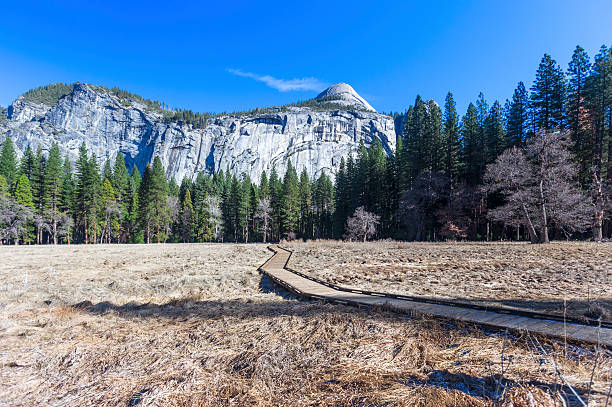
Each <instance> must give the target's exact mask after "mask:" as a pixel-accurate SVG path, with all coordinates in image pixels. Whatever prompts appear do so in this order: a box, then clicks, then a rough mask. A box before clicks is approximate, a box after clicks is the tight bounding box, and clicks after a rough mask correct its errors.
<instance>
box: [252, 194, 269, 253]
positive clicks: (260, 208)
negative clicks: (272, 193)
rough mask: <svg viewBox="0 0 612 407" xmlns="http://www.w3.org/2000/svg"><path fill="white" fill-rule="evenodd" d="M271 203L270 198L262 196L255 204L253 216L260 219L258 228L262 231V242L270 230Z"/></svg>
mask: <svg viewBox="0 0 612 407" xmlns="http://www.w3.org/2000/svg"><path fill="white" fill-rule="evenodd" d="M271 214H272V204H271V203H270V198H262V199H260V200H259V203H258V204H257V209H256V210H255V218H256V219H258V220H259V221H260V228H261V231H262V233H263V242H264V243H266V238H267V237H268V231H269V230H270V220H271V219H272V216H271Z"/></svg>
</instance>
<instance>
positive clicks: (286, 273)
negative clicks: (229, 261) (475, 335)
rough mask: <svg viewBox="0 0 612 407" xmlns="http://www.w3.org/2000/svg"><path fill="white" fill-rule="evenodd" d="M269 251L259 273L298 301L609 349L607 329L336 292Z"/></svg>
mask: <svg viewBox="0 0 612 407" xmlns="http://www.w3.org/2000/svg"><path fill="white" fill-rule="evenodd" d="M269 248H270V250H272V251H273V252H274V255H273V256H272V257H270V259H268V261H266V262H265V263H264V264H263V265H262V266H261V267H260V271H261V272H262V273H264V274H265V275H267V276H269V277H270V278H271V279H272V280H273V281H274V282H275V283H276V284H278V285H280V286H282V287H284V288H285V289H287V290H289V291H291V292H293V293H294V294H296V295H298V296H301V297H305V298H313V299H320V300H324V301H330V302H335V303H341V304H349V305H355V306H384V307H387V308H388V309H390V310H393V311H396V312H402V313H413V312H416V313H422V314H428V315H433V316H436V317H442V318H449V319H455V320H459V321H465V322H470V323H476V324H481V325H485V326H490V327H493V328H497V329H505V328H508V329H511V330H518V331H529V332H533V333H537V334H541V335H546V336H552V337H557V338H563V337H567V339H568V340H574V341H583V342H589V343H598V342H599V343H601V344H602V345H604V346H606V347H609V348H612V329H610V328H606V327H597V326H589V325H581V324H577V323H568V322H566V323H564V322H563V321H555V320H549V319H545V318H541V317H538V318H534V317H529V316H522V315H515V314H510V313H501V312H494V311H487V310H479V309H470V308H465V307H459V306H452V305H443V304H435V303H427V302H421V301H411V300H407V299H402V298H393V297H386V296H382V295H381V294H379V295H373V294H372V293H370V294H366V293H363V292H355V291H358V290H353V291H351V290H347V289H341V288H340V289H339V287H338V288H334V287H330V286H329V285H326V284H325V283H324V282H320V281H316V280H314V279H312V278H309V277H308V276H306V275H304V274H302V273H299V272H297V271H294V270H290V269H288V267H287V263H288V262H289V258H290V257H291V254H292V253H291V252H290V251H288V250H286V249H283V248H281V247H278V246H270V247H269Z"/></svg>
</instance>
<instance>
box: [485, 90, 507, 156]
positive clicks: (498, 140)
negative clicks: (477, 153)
mask: <svg viewBox="0 0 612 407" xmlns="http://www.w3.org/2000/svg"><path fill="white" fill-rule="evenodd" d="M485 133H486V141H487V149H486V151H487V161H486V162H487V164H489V163H492V162H493V161H495V159H496V158H497V156H499V155H500V154H501V153H502V152H503V151H504V150H505V149H506V148H507V147H508V144H509V143H508V140H507V138H506V131H505V130H504V113H503V111H502V107H501V105H500V104H499V102H498V101H497V100H496V101H495V102H494V103H493V105H492V106H491V110H489V115H488V116H487V119H486V121H485Z"/></svg>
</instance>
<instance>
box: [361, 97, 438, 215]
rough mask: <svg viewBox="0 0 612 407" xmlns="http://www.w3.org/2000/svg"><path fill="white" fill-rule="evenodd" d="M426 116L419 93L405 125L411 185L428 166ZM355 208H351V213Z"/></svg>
mask: <svg viewBox="0 0 612 407" xmlns="http://www.w3.org/2000/svg"><path fill="white" fill-rule="evenodd" d="M426 116H427V108H426V107H425V102H423V99H421V96H420V95H417V97H416V100H415V102H414V108H413V107H412V106H411V107H410V108H409V109H408V112H407V117H406V122H405V127H404V149H405V151H406V157H405V163H406V167H407V168H406V173H407V178H408V184H409V185H410V184H411V183H412V181H413V180H414V179H415V178H416V177H417V176H418V175H419V173H420V172H421V171H422V170H423V169H424V168H425V166H426V164H425V158H426V154H425V148H424V140H425V134H424V132H425V120H426ZM355 208H356V207H355ZM355 208H351V211H350V214H351V215H352V214H353V211H354V209H355Z"/></svg>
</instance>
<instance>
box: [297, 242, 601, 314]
mask: <svg viewBox="0 0 612 407" xmlns="http://www.w3.org/2000/svg"><path fill="white" fill-rule="evenodd" d="M288 248H290V249H292V250H293V251H294V255H293V257H292V258H291V262H290V266H291V267H293V268H295V269H297V270H300V271H302V272H305V273H309V274H311V275H313V276H315V277H317V278H320V279H323V280H326V281H329V282H333V283H336V284H338V285H340V286H346V287H352V288H362V289H370V290H373V291H384V292H390V293H397V294H407V295H418V296H427V297H436V298H447V299H448V298H451V299H461V300H468V301H472V302H477V303H486V304H492V305H500V306H506V307H515V308H522V309H534V310H539V311H552V312H556V313H558V314H563V312H564V299H566V300H567V305H566V309H565V310H566V312H567V314H568V315H572V316H584V315H587V316H591V317H595V318H597V317H598V316H599V315H602V316H603V317H604V319H607V320H612V243H590V242H572V243H562V242H554V243H551V244H547V245H531V244H527V243H401V242H370V243H343V242H309V243H291V244H289V245H288Z"/></svg>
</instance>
